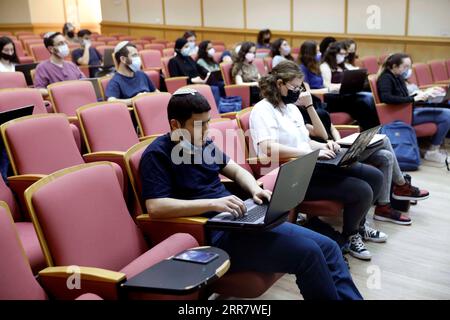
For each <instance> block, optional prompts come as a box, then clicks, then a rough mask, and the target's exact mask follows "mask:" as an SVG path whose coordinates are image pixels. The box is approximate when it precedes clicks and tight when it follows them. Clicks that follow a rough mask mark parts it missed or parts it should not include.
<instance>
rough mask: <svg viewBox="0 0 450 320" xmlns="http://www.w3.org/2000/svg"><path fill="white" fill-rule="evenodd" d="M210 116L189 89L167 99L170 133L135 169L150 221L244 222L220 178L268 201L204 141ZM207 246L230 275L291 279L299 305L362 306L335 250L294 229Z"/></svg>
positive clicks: (228, 237) (218, 236)
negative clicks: (213, 217) (220, 255)
mask: <svg viewBox="0 0 450 320" xmlns="http://www.w3.org/2000/svg"><path fill="white" fill-rule="evenodd" d="M210 109H211V108H210V106H209V104H208V102H207V101H206V99H205V98H204V97H203V96H202V95H200V94H199V93H198V92H197V91H195V90H193V89H180V90H178V91H177V92H175V94H174V95H173V97H172V98H171V100H170V102H169V106H168V119H169V122H170V126H171V133H168V134H166V135H163V136H161V137H159V138H157V139H156V140H155V141H154V142H153V143H152V144H151V145H150V146H148V148H147V149H146V150H145V152H144V153H143V155H142V159H141V163H140V175H141V181H142V193H143V197H144V199H145V200H146V207H147V210H148V212H149V214H150V215H151V216H152V217H153V218H176V217H189V216H209V214H210V213H212V212H214V213H217V212H230V213H232V214H234V215H235V216H242V215H243V214H245V211H246V207H245V205H244V202H243V201H242V200H241V199H239V198H238V197H236V196H233V195H231V194H230V193H229V192H228V191H227V190H226V189H225V187H224V186H223V184H222V183H221V182H220V177H219V173H220V174H223V175H224V176H226V177H227V178H229V179H231V180H233V181H235V182H236V183H237V184H238V185H239V186H240V187H241V188H242V189H243V190H245V191H247V192H248V193H249V194H251V195H252V196H253V199H254V201H255V202H256V203H258V204H261V203H262V202H263V201H264V200H270V197H271V192H270V191H267V190H263V189H261V188H260V187H259V185H258V184H257V182H256V181H255V179H254V177H253V176H252V175H251V174H250V173H249V172H247V171H246V170H244V169H243V168H242V167H241V166H239V165H238V164H236V163H235V162H234V161H233V160H231V159H230V158H229V157H227V156H226V155H225V154H224V153H222V152H221V151H220V150H219V149H218V148H217V147H216V146H215V145H214V143H213V142H211V141H209V140H208V139H207V138H206V136H207V130H208V123H209V121H210V116H211V115H210ZM209 240H210V243H211V245H213V246H216V247H219V248H222V249H223V250H225V251H226V252H227V253H228V254H229V255H230V259H231V261H232V264H231V265H232V267H231V268H232V269H233V270H234V271H237V270H238V271H258V272H267V273H290V274H294V275H295V276H296V278H297V285H298V288H299V289H300V292H301V293H302V295H303V297H304V298H305V299H330V300H341V299H352V300H353V299H354V300H359V299H362V297H361V294H360V293H359V291H358V289H357V288H356V286H355V284H354V283H353V280H352V278H351V275H350V273H349V271H348V267H347V265H346V264H345V262H344V260H343V258H342V253H341V250H340V248H339V247H338V245H337V244H336V243H335V242H334V241H332V240H331V239H329V238H327V237H325V236H322V235H320V234H318V233H315V232H313V231H310V230H308V229H305V228H303V227H300V226H298V225H296V224H292V223H287V222H286V223H283V224H281V225H280V226H278V227H275V228H273V229H271V230H269V231H261V232H252V233H250V232H249V233H244V232H237V233H236V232H215V233H213V235H212V237H211V239H209Z"/></svg>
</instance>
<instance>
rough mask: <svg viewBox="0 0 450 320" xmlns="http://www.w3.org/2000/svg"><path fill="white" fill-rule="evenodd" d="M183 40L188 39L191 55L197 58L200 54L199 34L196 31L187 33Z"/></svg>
mask: <svg viewBox="0 0 450 320" xmlns="http://www.w3.org/2000/svg"><path fill="white" fill-rule="evenodd" d="M183 38H184V39H186V41H187V42H188V44H189V50H190V51H189V55H190V56H196V55H197V53H198V46H197V34H196V33H195V31H186V32H185V33H184V34H183ZM195 60H196V59H195Z"/></svg>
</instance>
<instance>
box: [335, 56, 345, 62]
mask: <svg viewBox="0 0 450 320" xmlns="http://www.w3.org/2000/svg"><path fill="white" fill-rule="evenodd" d="M344 61H345V54H337V55H336V62H337V64H341V63H343V62H344Z"/></svg>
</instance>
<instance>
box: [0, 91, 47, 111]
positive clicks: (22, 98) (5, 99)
mask: <svg viewBox="0 0 450 320" xmlns="http://www.w3.org/2000/svg"><path fill="white" fill-rule="evenodd" d="M28 105H34V110H33V114H40V113H47V108H45V104H44V100H43V99H42V95H41V93H40V92H39V90H38V89H31V88H15V89H2V90H0V112H1V111H6V110H11V109H16V108H20V107H24V106H28Z"/></svg>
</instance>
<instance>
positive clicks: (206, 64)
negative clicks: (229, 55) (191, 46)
mask: <svg viewBox="0 0 450 320" xmlns="http://www.w3.org/2000/svg"><path fill="white" fill-rule="evenodd" d="M215 53H216V50H215V49H214V47H213V45H212V43H211V41H209V40H206V41H203V42H200V45H199V46H198V60H197V64H198V65H200V66H201V67H203V68H204V69H205V70H207V71H208V72H213V71H219V70H220V66H219V64H218V63H217V62H216V61H214V54H215Z"/></svg>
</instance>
